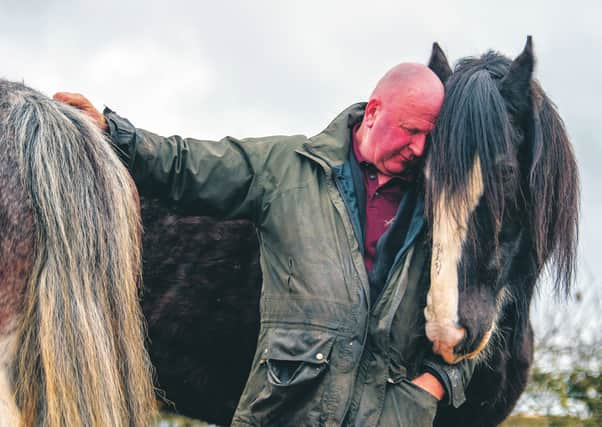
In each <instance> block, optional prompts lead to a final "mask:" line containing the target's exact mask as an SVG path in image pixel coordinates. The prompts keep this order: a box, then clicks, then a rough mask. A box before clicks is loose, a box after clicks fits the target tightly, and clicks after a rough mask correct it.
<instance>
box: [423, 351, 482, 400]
mask: <svg viewBox="0 0 602 427" xmlns="http://www.w3.org/2000/svg"><path fill="white" fill-rule="evenodd" d="M423 367H424V370H425V371H426V372H428V373H430V374H433V375H434V376H435V377H437V379H439V381H441V384H443V387H444V388H445V392H446V394H445V395H446V396H447V404H448V405H452V406H453V407H454V408H458V407H459V406H460V405H462V404H463V403H464V402H465V401H466V396H465V395H464V390H465V389H466V387H467V386H468V383H469V382H470V378H471V377H472V372H473V371H474V362H472V361H470V360H467V361H462V362H460V363H459V364H458V365H449V364H447V363H445V362H437V361H435V360H426V361H425V362H424V365H423Z"/></svg>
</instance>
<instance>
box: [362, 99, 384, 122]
mask: <svg viewBox="0 0 602 427" xmlns="http://www.w3.org/2000/svg"><path fill="white" fill-rule="evenodd" d="M379 110H380V101H379V100H378V99H376V98H372V99H371V100H370V101H368V104H367V105H366V111H365V112H364V120H363V124H364V126H366V127H368V128H371V127H372V125H374V120H375V119H376V115H377V114H378V111H379Z"/></svg>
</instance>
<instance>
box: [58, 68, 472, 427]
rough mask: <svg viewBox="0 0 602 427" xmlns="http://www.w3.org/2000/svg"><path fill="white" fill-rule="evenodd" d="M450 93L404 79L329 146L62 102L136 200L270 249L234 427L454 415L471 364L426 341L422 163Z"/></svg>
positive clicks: (421, 422)
mask: <svg viewBox="0 0 602 427" xmlns="http://www.w3.org/2000/svg"><path fill="white" fill-rule="evenodd" d="M443 97H444V90H443V85H442V84H441V81H440V80H439V78H438V77H437V76H436V75H435V74H434V73H433V72H432V71H431V70H430V69H429V68H427V67H425V66H424V65H421V64H413V63H404V64H400V65H398V66H396V67H394V68H393V69H392V70H390V71H389V72H388V73H387V74H386V75H385V76H384V77H383V78H382V79H381V80H380V81H379V82H378V84H377V86H376V88H375V90H374V91H373V93H372V95H371V96H370V99H369V101H368V103H367V104H366V103H360V104H355V105H352V106H351V107H349V108H347V109H346V110H345V111H343V112H342V113H341V114H339V115H338V116H337V117H336V118H335V119H334V120H333V121H332V123H330V125H329V126H328V127H327V128H326V129H325V130H324V131H323V132H321V133H319V134H318V135H316V136H313V137H311V138H307V137H305V136H299V135H297V136H274V137H264V138H249V139H235V138H232V137H226V138H224V139H222V140H220V141H206V140H197V139H191V138H181V137H179V136H172V137H169V138H164V137H161V136H158V135H156V134H154V133H151V132H148V131H145V130H143V129H137V128H135V127H134V126H132V124H131V123H130V122H129V121H127V120H126V119H124V118H122V117H120V116H118V115H117V114H116V113H114V112H113V111H111V110H109V109H106V110H105V112H104V114H100V113H99V112H98V111H97V110H96V109H95V108H94V107H93V106H92V105H91V104H90V103H89V102H88V101H87V100H86V99H85V98H84V97H82V96H81V95H77V94H69V93H58V94H56V95H55V98H56V99H59V100H61V101H64V102H67V103H69V104H72V105H74V106H76V107H78V108H80V109H82V110H84V111H86V112H87V113H88V114H89V115H90V116H91V117H93V118H94V119H95V120H96V121H97V123H98V124H99V126H101V127H102V128H103V129H104V130H105V131H106V132H107V133H108V134H109V135H110V137H111V140H112V143H113V146H114V148H115V150H116V152H117V153H118V155H119V156H120V157H121V159H122V160H123V162H124V163H125V164H126V165H127V167H128V168H129V170H130V171H131V174H132V176H133V177H134V180H135V182H136V184H137V186H138V189H139V191H140V193H141V194H148V193H151V194H154V195H159V196H161V197H162V198H164V199H165V200H166V201H167V203H170V204H177V205H178V206H179V207H180V208H181V209H184V210H185V211H187V212H189V213H191V214H196V215H210V216H215V217H220V218H245V219H248V220H251V221H253V222H254V223H255V225H256V227H257V230H258V234H259V236H260V243H261V244H260V250H261V267H262V272H263V289H262V295H261V330H260V334H259V338H258V344H257V350H256V353H255V357H254V361H253V364H252V367H251V372H250V375H249V378H248V381H247V384H246V386H245V389H244V392H243V394H242V397H241V398H240V401H239V404H238V407H237V410H236V413H235V415H234V419H233V421H232V425H235V426H243V425H245V426H248V425H252V426H256V425H257V426H259V425H261V426H302V425H303V426H322V425H328V426H338V425H354V426H376V425H382V426H393V425H395V426H400V425H401V426H412V427H415V426H429V425H432V423H433V419H434V417H435V414H436V409H437V406H438V404H440V405H454V406H459V405H460V404H462V402H463V401H464V387H465V385H467V383H468V380H469V378H470V376H471V374H472V366H471V365H470V362H466V363H462V364H460V365H458V366H449V365H446V364H445V363H443V362H442V361H441V360H439V359H437V358H436V357H435V356H433V355H432V354H430V350H429V349H430V345H428V344H427V341H426V338H425V336H424V315H423V308H424V306H425V299H426V292H427V291H428V283H429V275H428V263H429V258H430V245H429V243H428V237H427V235H426V227H425V220H424V214H423V212H424V210H423V206H424V205H423V187H422V168H421V160H422V156H423V154H424V151H425V146H426V144H427V139H426V138H427V135H428V134H429V132H430V131H431V130H432V129H433V126H434V124H435V120H436V117H437V114H438V112H439V109H440V108H441V104H442V103H443Z"/></svg>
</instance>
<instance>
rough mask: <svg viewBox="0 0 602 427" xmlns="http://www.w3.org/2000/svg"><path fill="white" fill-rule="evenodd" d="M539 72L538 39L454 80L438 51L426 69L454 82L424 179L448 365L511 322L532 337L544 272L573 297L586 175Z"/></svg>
mask: <svg viewBox="0 0 602 427" xmlns="http://www.w3.org/2000/svg"><path fill="white" fill-rule="evenodd" d="M534 65H535V56H534V53H533V46H532V41H531V37H529V38H528V39H527V44H526V46H525V48H524V50H523V52H522V53H521V54H520V55H519V56H518V57H517V58H516V59H514V60H510V59H508V58H507V57H505V56H503V55H500V54H499V53H496V52H492V51H490V52H487V53H486V54H484V55H483V56H481V57H479V58H464V59H462V60H460V61H459V62H458V64H457V65H456V67H455V69H454V71H453V73H451V69H450V67H449V65H447V59H446V58H445V55H444V54H443V52H442V51H441V49H440V48H439V47H438V45H436V44H435V45H434V46H433V53H432V55H431V60H430V64H429V66H430V67H431V69H433V71H435V72H436V73H437V75H439V77H440V78H441V79H442V80H443V81H444V83H445V101H444V104H443V106H442V108H441V111H440V114H439V117H438V120H437V123H436V126H435V129H434V130H433V133H432V135H431V144H430V147H429V152H428V154H427V161H426V170H425V176H426V203H425V204H426V210H427V217H428V220H429V226H430V232H431V238H432V258H431V283H430V289H429V292H428V296H427V306H426V308H425V318H426V334H427V337H428V338H429V340H430V341H431V342H432V343H433V351H434V352H435V353H437V354H439V355H441V356H442V357H443V358H444V359H445V360H446V361H447V362H448V363H457V362H458V361H460V360H462V359H464V358H473V357H476V356H477V355H479V354H482V352H483V350H484V349H486V348H487V347H488V344H489V342H490V340H491V338H492V337H497V336H500V328H499V325H500V322H501V321H502V319H504V317H508V316H514V317H515V319H512V321H510V322H505V324H510V325H513V326H512V329H515V328H516V331H518V332H516V331H514V332H513V333H514V334H517V333H518V334H520V331H521V330H522V331H524V328H525V325H526V322H528V311H529V302H530V300H531V296H532V294H533V290H534V287H535V284H536V282H537V278H538V277H539V276H540V273H542V271H543V270H544V269H545V267H546V266H549V267H551V269H550V271H551V272H552V273H553V275H554V277H553V278H554V281H555V284H556V288H557V290H563V291H565V292H566V293H568V290H569V287H570V284H571V282H572V276H573V271H574V263H575V248H576V236H577V211H578V177H577V166H576V162H575V159H574V155H573V152H572V149H571V145H570V142H569V140H568V137H567V134H566V131H565V128H564V125H563V122H562V119H561V118H560V116H559V115H558V113H557V111H556V109H555V107H554V104H553V103H552V102H551V101H550V100H549V98H548V97H547V96H546V95H545V93H544V92H543V90H542V89H541V87H540V86H539V84H538V83H537V82H536V81H535V80H533V78H532V74H533V68H534ZM509 307H511V309H509ZM510 335H512V334H510ZM502 338H503V339H507V337H506V336H504V337H502ZM493 341H495V340H493ZM483 354H486V352H485V353H483Z"/></svg>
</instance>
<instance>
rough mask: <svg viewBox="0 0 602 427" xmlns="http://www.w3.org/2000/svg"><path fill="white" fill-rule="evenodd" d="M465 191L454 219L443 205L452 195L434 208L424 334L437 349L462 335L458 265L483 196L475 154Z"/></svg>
mask: <svg viewBox="0 0 602 427" xmlns="http://www.w3.org/2000/svg"><path fill="white" fill-rule="evenodd" d="M467 191H468V198H467V200H468V202H469V203H468V205H467V206H463V207H462V209H461V210H460V212H459V215H458V217H457V218H454V217H453V216H452V215H451V214H450V212H449V211H448V208H447V207H448V201H449V200H451V199H453V195H447V194H443V195H442V196H441V197H440V198H439V201H438V203H437V205H436V206H435V209H434V224H433V254H432V259H431V287H430V289H429V292H428V295H427V305H426V308H425V310H424V315H425V318H426V335H427V337H428V338H429V340H431V341H432V342H433V343H434V344H435V351H437V349H438V348H439V349H443V351H445V349H446V350H447V351H448V352H450V351H451V352H453V347H454V346H455V345H456V344H457V343H458V342H459V341H460V340H461V339H462V337H463V336H464V330H463V329H462V328H459V326H458V264H459V262H460V256H461V254H462V243H463V242H464V240H465V238H466V231H467V227H468V220H469V218H470V214H471V213H472V212H473V211H474V209H475V208H476V206H477V204H478V203H479V200H480V198H481V196H482V195H483V179H482V175H481V162H480V160H479V157H478V156H477V157H475V160H474V163H473V167H472V170H471V173H470V178H469V181H468V188H467ZM437 352H439V351H437ZM442 356H443V355H442ZM447 359H448V358H446V360H447Z"/></svg>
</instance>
